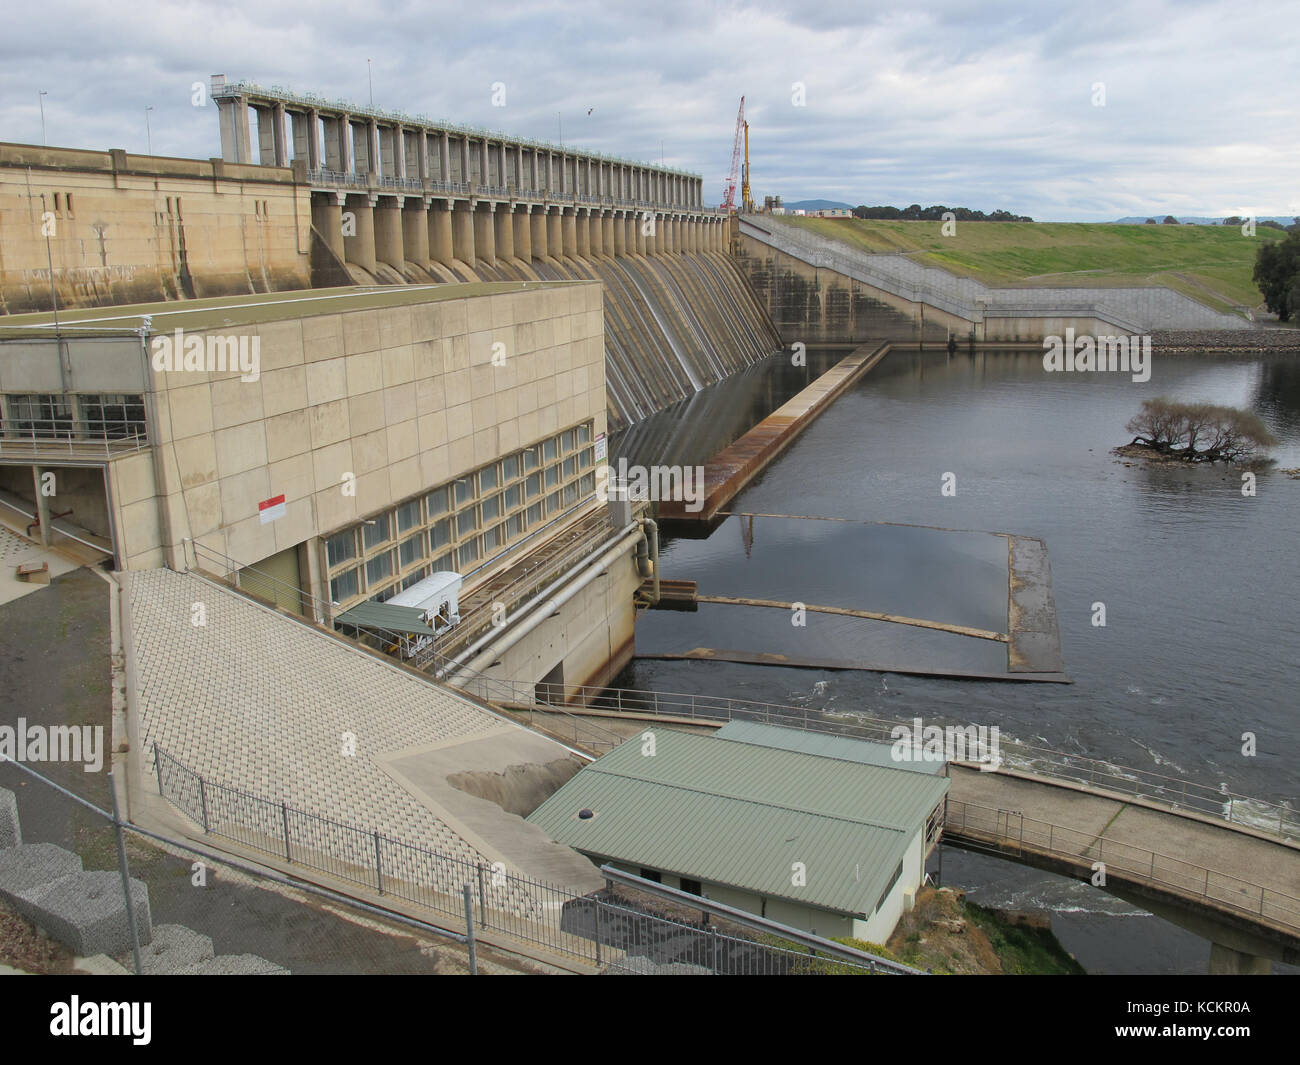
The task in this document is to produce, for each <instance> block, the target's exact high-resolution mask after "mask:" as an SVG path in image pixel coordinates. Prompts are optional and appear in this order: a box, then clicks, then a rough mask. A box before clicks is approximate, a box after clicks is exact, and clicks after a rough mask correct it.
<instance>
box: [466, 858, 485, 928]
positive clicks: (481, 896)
mask: <svg viewBox="0 0 1300 1065" xmlns="http://www.w3.org/2000/svg"><path fill="white" fill-rule="evenodd" d="M466 890H468V889H466ZM478 919H479V920H480V921H482V922H483V927H484V928H486V927H487V894H486V892H484V890H483V863H482V862H479V863H478Z"/></svg>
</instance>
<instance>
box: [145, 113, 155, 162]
mask: <svg viewBox="0 0 1300 1065" xmlns="http://www.w3.org/2000/svg"><path fill="white" fill-rule="evenodd" d="M152 110H153V108H152V107H146V108H145V109H144V135H145V143H146V144H147V145H148V146H149V154H150V155H153V130H152V129H150V127H149V112H150V111H152Z"/></svg>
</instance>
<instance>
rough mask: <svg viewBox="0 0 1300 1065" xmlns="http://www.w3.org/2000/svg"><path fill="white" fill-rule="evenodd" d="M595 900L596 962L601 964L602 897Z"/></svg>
mask: <svg viewBox="0 0 1300 1065" xmlns="http://www.w3.org/2000/svg"><path fill="white" fill-rule="evenodd" d="M606 883H608V881H606ZM595 902H596V916H595V921H596V964H597V965H599V964H600V963H601V962H600V899H596V900H595Z"/></svg>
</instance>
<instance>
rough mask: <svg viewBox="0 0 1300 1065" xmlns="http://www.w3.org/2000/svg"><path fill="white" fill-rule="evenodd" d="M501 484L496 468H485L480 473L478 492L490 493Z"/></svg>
mask: <svg viewBox="0 0 1300 1065" xmlns="http://www.w3.org/2000/svg"><path fill="white" fill-rule="evenodd" d="M500 483H501V480H500V478H499V477H498V476H497V468H496V466H484V467H483V469H481V470H479V471H478V490H479V491H480V492H490V491H492V489H494V488H495V487H496V486H497V485H498V484H500Z"/></svg>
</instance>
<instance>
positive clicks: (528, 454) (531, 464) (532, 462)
mask: <svg viewBox="0 0 1300 1065" xmlns="http://www.w3.org/2000/svg"><path fill="white" fill-rule="evenodd" d="M537 464H538V455H537V448H535V447H530V448H529V449H528V450H527V451H525V452H524V471H525V472H529V471H531V470H535V469H537Z"/></svg>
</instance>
